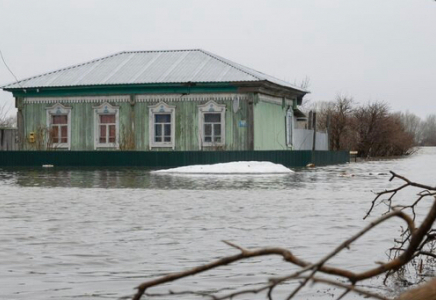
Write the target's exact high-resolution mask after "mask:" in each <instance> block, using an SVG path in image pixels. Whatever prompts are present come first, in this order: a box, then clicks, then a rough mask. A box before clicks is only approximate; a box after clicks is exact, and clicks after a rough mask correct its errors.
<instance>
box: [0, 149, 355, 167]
mask: <svg viewBox="0 0 436 300" xmlns="http://www.w3.org/2000/svg"><path fill="white" fill-rule="evenodd" d="M349 160H350V157H349V153H348V152H347V151H280V150H278V151H0V167H8V166H10V167H15V166H29V167H35V166H42V165H54V166H70V167H71V166H92V167H112V166H113V167H126V166H142V167H150V168H164V167H179V166H187V165H195V164H215V163H223V162H231V161H270V162H273V163H279V164H282V165H284V166H287V167H304V166H306V165H307V164H309V163H313V164H315V165H316V166H325V165H332V164H342V163H347V162H349Z"/></svg>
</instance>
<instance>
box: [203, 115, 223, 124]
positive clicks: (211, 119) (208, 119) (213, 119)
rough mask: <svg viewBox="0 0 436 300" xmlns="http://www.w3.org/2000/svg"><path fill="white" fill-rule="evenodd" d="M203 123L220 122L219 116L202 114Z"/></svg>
mask: <svg viewBox="0 0 436 300" xmlns="http://www.w3.org/2000/svg"><path fill="white" fill-rule="evenodd" d="M204 121H205V122H208V123H219V122H221V114H204Z"/></svg>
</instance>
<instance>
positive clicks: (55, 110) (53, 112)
mask: <svg viewBox="0 0 436 300" xmlns="http://www.w3.org/2000/svg"><path fill="white" fill-rule="evenodd" d="M45 109H46V110H47V112H46V114H47V117H46V118H47V120H46V122H47V128H48V129H49V133H48V134H51V125H52V124H51V117H52V116H58V115H66V116H67V126H68V127H67V131H68V136H67V143H56V144H55V143H53V145H52V146H53V148H56V149H58V148H61V149H68V150H70V148H71V107H66V106H63V105H62V104H60V103H56V104H55V105H53V106H51V107H46V108H45Z"/></svg>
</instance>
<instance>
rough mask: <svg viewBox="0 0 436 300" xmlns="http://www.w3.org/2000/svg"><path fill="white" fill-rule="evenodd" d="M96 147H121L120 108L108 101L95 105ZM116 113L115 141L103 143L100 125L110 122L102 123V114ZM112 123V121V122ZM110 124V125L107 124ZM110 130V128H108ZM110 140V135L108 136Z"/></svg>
mask: <svg viewBox="0 0 436 300" xmlns="http://www.w3.org/2000/svg"><path fill="white" fill-rule="evenodd" d="M93 108H94V149H95V150H97V149H105V148H106V149H119V132H120V120H119V115H120V108H119V107H118V106H113V105H111V104H110V103H108V102H105V103H102V104H100V105H99V106H94V107H93ZM102 115H115V142H114V143H110V142H107V143H101V142H100V125H101V124H108V123H100V116H102ZM111 124H112V123H111ZM106 126H108V125H106ZM106 131H108V128H106ZM106 139H107V140H109V136H107V137H106Z"/></svg>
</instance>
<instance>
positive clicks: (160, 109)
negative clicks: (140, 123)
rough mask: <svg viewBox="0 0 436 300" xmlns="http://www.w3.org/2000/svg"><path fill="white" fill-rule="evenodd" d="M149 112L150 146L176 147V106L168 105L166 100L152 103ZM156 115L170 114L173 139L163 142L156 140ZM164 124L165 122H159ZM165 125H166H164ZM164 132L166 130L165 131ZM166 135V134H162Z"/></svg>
mask: <svg viewBox="0 0 436 300" xmlns="http://www.w3.org/2000/svg"><path fill="white" fill-rule="evenodd" d="M148 108H149V114H148V122H149V126H148V127H149V132H148V137H149V148H150V149H152V148H172V149H173V150H174V148H175V145H176V144H175V138H176V135H175V128H176V126H175V121H176V107H175V106H172V105H168V104H166V103H165V102H162V101H161V102H159V103H157V104H155V105H150V106H149V107H148ZM156 115H170V116H171V117H170V121H171V135H170V137H171V141H170V142H165V141H164V140H162V141H161V142H156V140H155V137H156V136H155V125H156V122H155V119H156V118H155V116H156ZM159 124H163V123H159ZM162 127H164V126H162ZM163 132H164V131H163ZM162 137H164V134H163V135H162Z"/></svg>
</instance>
